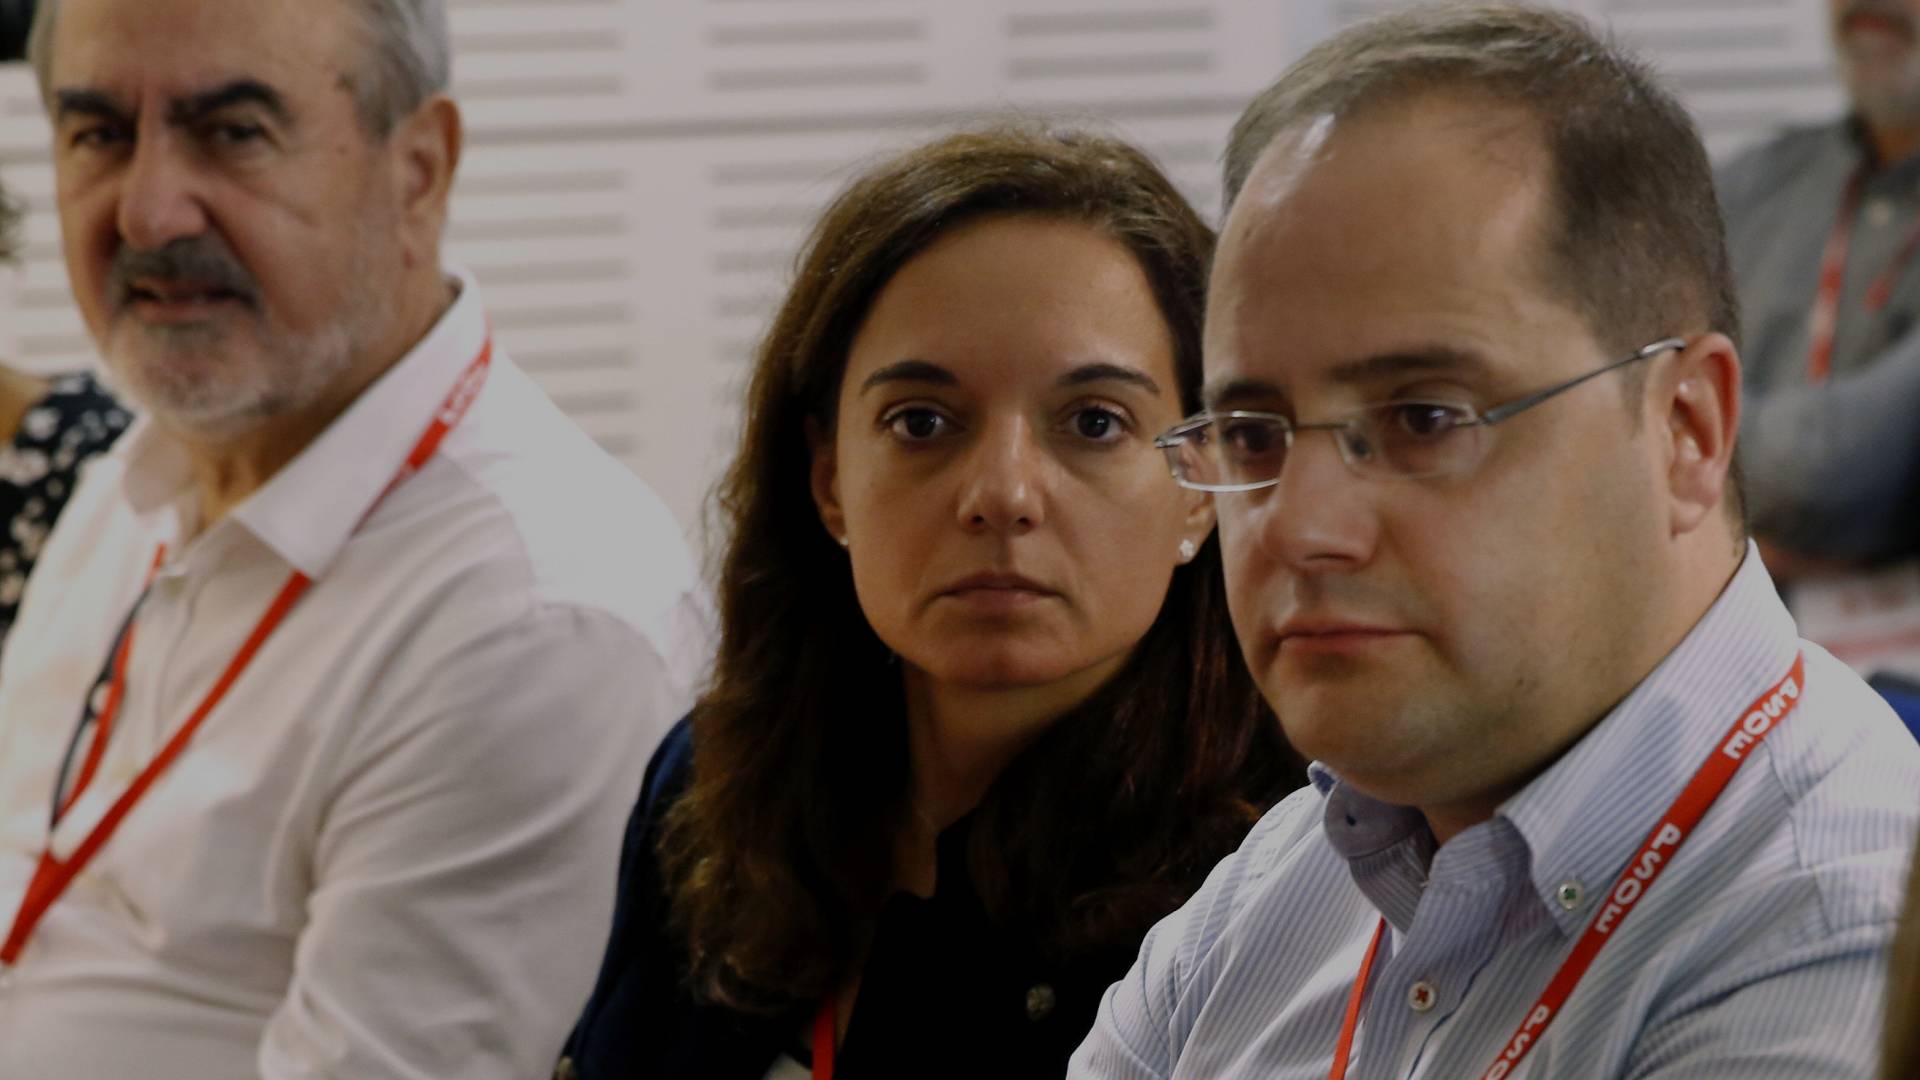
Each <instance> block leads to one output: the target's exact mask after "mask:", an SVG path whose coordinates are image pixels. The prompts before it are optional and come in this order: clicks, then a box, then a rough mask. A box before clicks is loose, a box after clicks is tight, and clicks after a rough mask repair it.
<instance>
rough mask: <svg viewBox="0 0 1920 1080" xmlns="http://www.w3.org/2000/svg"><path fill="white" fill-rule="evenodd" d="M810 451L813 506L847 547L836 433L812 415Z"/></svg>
mask: <svg viewBox="0 0 1920 1080" xmlns="http://www.w3.org/2000/svg"><path fill="white" fill-rule="evenodd" d="M807 453H808V454H809V455H811V458H812V460H811V462H810V463H809V468H808V476H809V480H810V481H811V484H810V486H811V487H812V488H813V505H814V506H815V507H816V508H817V509H818V510H819V511H820V524H822V525H825V526H826V527H827V534H828V535H829V536H832V537H833V538H834V539H835V540H836V541H839V542H840V543H841V544H842V545H843V546H844V545H845V543H846V539H847V515H846V512H845V511H844V510H842V509H841V507H840V467H839V462H838V461H837V460H836V459H835V458H834V445H833V432H832V431H830V430H828V429H826V428H825V427H823V426H822V425H821V423H820V421H819V420H817V419H815V418H813V417H811V416H810V417H808V418H807Z"/></svg>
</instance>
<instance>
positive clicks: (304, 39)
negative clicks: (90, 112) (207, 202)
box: [48, 0, 355, 96]
mask: <svg viewBox="0 0 1920 1080" xmlns="http://www.w3.org/2000/svg"><path fill="white" fill-rule="evenodd" d="M347 3H348V0H61V4H60V7H59V15H58V21H57V22H56V24H55V26H54V33H53V40H52V48H51V50H50V57H49V71H48V75H49V79H50V82H51V85H52V87H53V88H54V89H56V90H58V89H60V88H62V87H68V86H77V87H81V88H85V89H89V90H96V91H102V92H107V93H115V94H122V95H141V96H145V95H148V94H151V93H159V94H162V95H166V96H191V95H196V94H201V93H206V92H208V91H211V90H213V89H216V88H218V87H221V86H224V85H228V84H231V83H234V82H238V81H251V82H254V83H258V84H261V85H265V86H270V87H274V88H276V89H277V90H279V91H280V92H282V93H285V94H293V93H303V92H309V91H310V90H311V89H312V88H313V87H314V86H316V85H319V84H322V83H323V82H326V81H335V80H337V79H338V76H339V73H340V69H341V58H342V56H343V55H344V50H343V46H344V45H345V43H346V41H347V40H348V39H347V37H346V35H347V34H348V33H349V32H350V30H351V29H354V28H355V24H354V23H353V22H352V21H351V20H349V19H346V18H343V16H345V15H348V14H350V9H349V8H348V7H347V6H346V5H347Z"/></svg>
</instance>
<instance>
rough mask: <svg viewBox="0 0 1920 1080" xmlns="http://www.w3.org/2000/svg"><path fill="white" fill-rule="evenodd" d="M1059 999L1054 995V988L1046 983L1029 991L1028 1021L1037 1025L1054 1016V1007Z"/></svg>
mask: <svg viewBox="0 0 1920 1080" xmlns="http://www.w3.org/2000/svg"><path fill="white" fill-rule="evenodd" d="M1058 1002H1059V999H1058V998H1057V997H1056V996H1055V995H1054V992H1053V987H1051V986H1048V985H1047V984H1046V983H1041V984H1040V985H1038V986H1036V987H1034V988H1033V989H1031V990H1028V991H1027V1019H1029V1020H1032V1021H1035V1022H1036V1023H1037V1022H1039V1021H1041V1020H1045V1019H1046V1018H1047V1017H1049V1016H1052V1015H1053V1007H1054V1005H1056V1004H1058Z"/></svg>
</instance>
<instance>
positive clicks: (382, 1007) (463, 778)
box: [259, 606, 687, 1080]
mask: <svg viewBox="0 0 1920 1080" xmlns="http://www.w3.org/2000/svg"><path fill="white" fill-rule="evenodd" d="M405 667H406V668H407V669H408V670H413V671H418V670H421V668H419V667H415V666H414V665H412V664H407V665H405ZM426 670H427V671H428V672H429V673H428V674H427V675H426V676H425V677H424V678H420V679H418V680H416V684H415V685H413V686H410V687H398V688H393V694H394V695H395V696H394V697H392V698H391V699H390V700H388V701H386V702H382V703H376V704H374V705H373V706H371V707H370V710H369V711H368V712H366V713H365V714H364V715H365V717H366V722H365V723H364V724H363V726H362V727H361V728H360V729H359V730H358V731H357V732H355V735H354V738H353V739H352V740H351V741H350V742H349V743H348V744H347V746H346V748H345V750H344V751H343V753H342V754H341V756H340V759H339V769H338V774H337V777H336V778H335V780H334V782H333V790H332V792H331V794H330V801H329V804H328V805H327V807H326V809H325V816H324V820H323V821H322V823H321V825H320V827H319V829H318V830H317V834H316V835H315V837H314V839H313V841H312V842H313V846H314V850H313V851H312V852H310V853H309V855H308V862H309V864H310V865H311V867H312V868H313V875H314V880H313V881H312V882H311V891H310V894H309V898H308V904H307V915H308V922H307V925H306V927H305V929H304V930H303V932H302V933H301V934H300V938H299V943H298V947H297V951H296V955H295V968H294V976H293V979H292V983H291V985H290V987H289V990H288V993H287V996H286V999H285V1001H284V1002H283V1003H282V1004H281V1006H280V1008H279V1009H278V1010H277V1012H276V1013H275V1014H274V1016H273V1017H272V1020H271V1021H270V1023H269V1025H268V1027H267V1030H266V1033H265V1036H264V1038H263V1040H262V1043H261V1046H260V1054H259V1062H260V1073H261V1075H262V1077H264V1078H265V1080H307V1078H321V1077H326V1078H332V1080H347V1078H352V1080H386V1078H392V1080H427V1078H433V1080H442V1078H446V1077H460V1078H461V1080H489V1078H495V1077H498V1078H502V1080H505V1078H513V1080H524V1078H527V1077H533V1076H544V1075H546V1073H547V1072H548V1071H549V1070H550V1069H551V1067H552V1064H553V1061H554V1059H555V1057H556V1056H557V1055H558V1053H559V1050H560V1046H561V1043H562V1041H563V1040H564V1039H565V1037H566V1033H567V1031H568V1028H569V1027H570V1025H571V1024H572V1023H573V1021H574V1018H575V1017H576V1015H577V1014H578V1012H579V1010H580V1007H581V1005H582V1004H583V1003H584V1002H585V1000H586V997H587V995H588V992H589V991H590V990H591V988H592V982H593V978H594V974H595V971H596V970H597V968H598V964H599V961H600V956H601V952H602V949H603V947H604V945H605V940H606V936H607V931H608V928H609V926H610V924H611V920H612V912H613V901H614V886H615V874H616V867H617V863H618V858H619V849H620V840H621V834H622V828H623V825H624V823H625V820H626V817H627V814H628V812H629V810H630V809H631V808H632V805H633V801H634V798H635V795H636V793H637V792H638V790H639V784H640V775H641V772H642V770H643V768H644V767H645V763H646V760H647V756H648V754H649V753H650V751H651V749H652V745H651V744H652V742H653V740H655V739H656V738H657V734H658V732H660V731H662V730H665V729H666V727H667V726H668V725H669V724H670V723H671V722H672V719H673V717H675V716H677V715H678V714H679V711H680V710H683V709H684V708H685V707H686V704H687V703H686V700H685V693H686V691H685V688H684V687H683V686H682V685H680V682H679V680H676V679H674V678H672V677H671V676H670V674H669V672H668V671H667V669H666V665H665V664H664V663H663V662H662V660H661V659H660V657H659V656H658V654H657V653H656V652H655V651H653V649H652V648H651V646H650V645H649V644H648V642H647V641H646V640H645V639H644V638H643V637H642V636H641V635H640V634H639V633H637V632H636V631H634V630H633V629H632V628H631V627H630V626H628V625H627V624H625V623H622V622H620V621H618V620H616V619H613V618H611V617H607V616H604V615H601V614H599V613H595V612H588V611H580V610H577V609H573V608H566V607H558V606H552V607H546V608H536V609H534V610H533V611H531V612H530V613H528V614H527V615H525V616H524V617H522V618H519V619H516V620H514V621H513V622H512V623H511V624H509V625H506V626H503V627H499V628H496V629H492V630H488V631H485V632H484V633H483V634H482V635H481V636H479V637H477V638H473V639H471V640H469V641H468V642H467V643H466V644H464V645H462V646H460V647H459V648H458V650H457V651H456V652H455V653H454V654H453V655H451V656H449V657H446V658H445V659H444V660H442V661H439V662H436V663H433V664H431V665H429V666H428V667H427V669H426ZM369 696H370V697H371V696H372V694H370V695H369Z"/></svg>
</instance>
